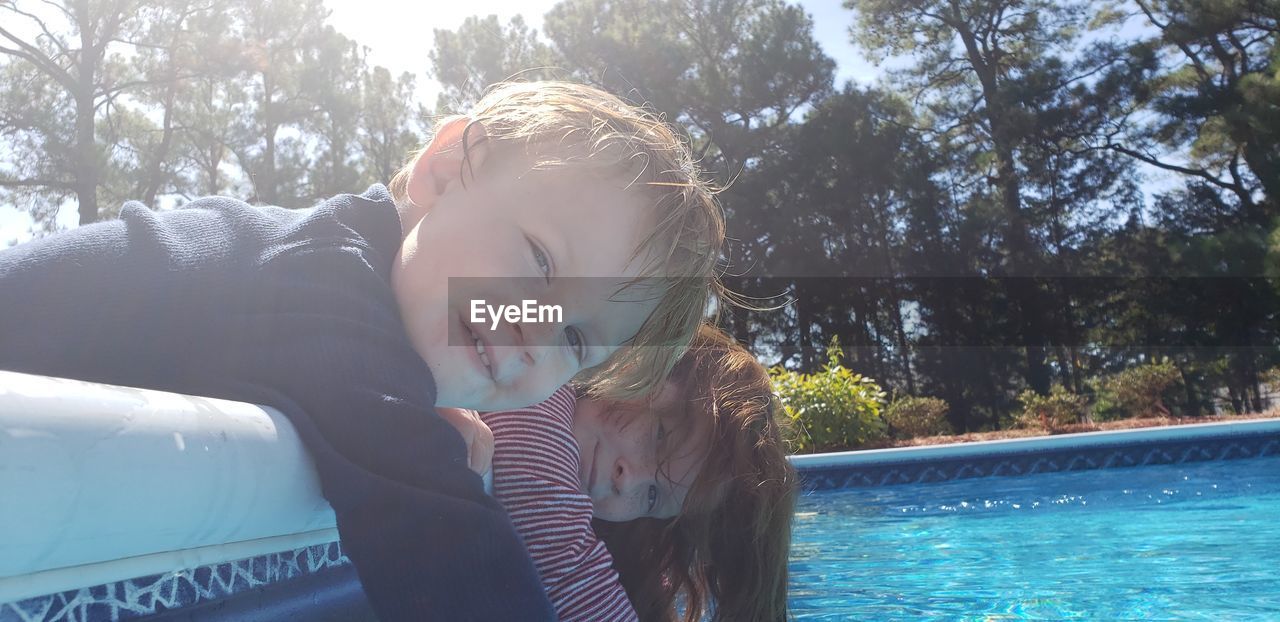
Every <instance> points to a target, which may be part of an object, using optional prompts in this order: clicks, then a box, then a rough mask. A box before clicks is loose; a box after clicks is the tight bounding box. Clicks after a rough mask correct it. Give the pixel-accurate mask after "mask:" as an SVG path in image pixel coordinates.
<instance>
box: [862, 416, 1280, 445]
mask: <svg viewBox="0 0 1280 622" xmlns="http://www.w3.org/2000/svg"><path fill="white" fill-rule="evenodd" d="M1246 419H1280V408H1273V409H1271V410H1268V411H1266V412H1262V413H1252V414H1248V415H1226V416H1211V417H1145V418H1135V419H1119V420H1117V421H1104V422H1102V423H1078V424H1074V425H1068V426H1062V427H1060V428H1055V429H1053V430H1044V429H1013V430H996V431H994V432H970V433H968V434H952V435H945V436H925V437H919V438H908V439H888V440H885V441H881V442H879V443H875V444H868V445H865V446H863V447H861V449H885V448H889V447H922V446H925V445H947V444H951V443H972V442H975V441H995V440H1001V439H1007V438H1030V437H1033V436H1055V435H1058V434H1075V433H1077V432H1102V431H1110V430H1135V429H1138V428H1155V427H1160V426H1168V425H1182V424H1187V423H1217V422H1222V421H1244V420H1246Z"/></svg>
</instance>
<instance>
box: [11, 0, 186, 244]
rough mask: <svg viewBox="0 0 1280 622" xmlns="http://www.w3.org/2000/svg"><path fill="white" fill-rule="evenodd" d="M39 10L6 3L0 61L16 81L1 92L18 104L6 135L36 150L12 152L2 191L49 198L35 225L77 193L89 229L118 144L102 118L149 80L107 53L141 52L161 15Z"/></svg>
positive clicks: (117, 6) (115, 6)
mask: <svg viewBox="0 0 1280 622" xmlns="http://www.w3.org/2000/svg"><path fill="white" fill-rule="evenodd" d="M34 5H35V3H28V4H24V5H23V6H22V7H19V5H18V2H17V0H4V1H3V2H0V16H3V19H0V24H3V25H0V55H3V56H5V57H7V61H6V64H5V66H4V68H5V71H6V73H7V75H6V77H8V78H12V80H5V81H4V83H3V84H4V86H3V87H0V88H3V89H4V91H5V92H4V95H3V97H4V99H5V100H7V102H6V103H9V104H12V105H13V107H12V108H10V107H8V106H6V111H9V112H6V113H5V117H4V118H3V119H2V120H0V123H3V125H0V134H2V135H4V136H7V137H9V138H10V139H11V140H15V141H17V142H18V143H19V144H23V145H25V146H29V147H33V149H32V150H30V151H26V150H23V151H17V152H13V155H12V156H10V157H11V158H17V157H18V156H19V154H20V159H18V160H17V161H14V160H10V161H9V162H7V163H6V166H5V167H4V168H5V169H7V170H4V171H3V172H0V187H3V188H6V189H15V188H17V189H21V188H39V189H41V190H44V191H45V193H46V194H44V196H43V197H42V200H41V202H40V203H41V204H40V206H39V207H37V210H38V212H37V214H36V216H37V218H50V217H51V216H50V215H56V213H57V207H58V206H59V204H60V203H61V201H62V200H63V199H64V198H66V197H68V196H71V195H74V196H75V198H76V201H77V203H78V206H77V209H78V211H79V213H80V223H81V224H86V223H91V222H94V221H95V220H97V219H98V205H99V201H98V192H99V190H100V186H101V182H102V180H103V175H104V168H105V167H106V166H107V161H108V159H109V158H110V155H111V154H110V149H109V147H110V145H111V143H112V142H113V141H112V137H110V136H103V135H102V133H101V132H99V129H100V128H99V120H100V118H101V116H100V115H102V114H105V111H104V107H108V106H110V105H112V104H113V103H114V101H115V100H116V98H118V97H119V96H121V95H122V94H123V93H125V92H128V91H130V90H131V89H136V88H138V87H139V86H142V85H144V84H147V82H148V80H147V79H145V78H140V77H139V76H137V75H134V74H132V73H131V72H128V71H126V65H125V64H124V63H123V62H121V61H119V60H113V59H112V58H111V57H110V56H109V54H108V53H109V51H110V50H113V49H117V48H125V49H127V48H134V47H136V46H137V45H138V42H137V39H136V36H137V35H138V34H139V33H140V32H141V31H142V30H143V29H144V26H145V25H146V24H148V23H149V22H150V21H152V20H155V19H157V14H161V13H163V12H164V11H165V9H164V8H163V7H161V6H149V5H148V4H147V3H141V2H137V1H135V0H100V1H94V2H89V1H88V0H62V1H56V2H55V1H51V2H44V3H42V4H40V5H39V6H34ZM26 33H30V34H26ZM28 93H35V94H36V95H37V97H36V98H30V97H28V95H27V94H28ZM33 105H39V106H42V107H41V108H33V107H32V106H33ZM43 106H53V107H52V108H46V107H43ZM50 111H58V112H54V113H52V114H51V113H50Z"/></svg>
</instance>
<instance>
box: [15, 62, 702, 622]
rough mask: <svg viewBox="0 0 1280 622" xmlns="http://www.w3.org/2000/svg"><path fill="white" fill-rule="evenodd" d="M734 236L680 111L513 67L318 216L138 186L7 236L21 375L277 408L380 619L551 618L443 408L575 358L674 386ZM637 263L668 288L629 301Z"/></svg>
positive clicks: (583, 370)
mask: <svg viewBox="0 0 1280 622" xmlns="http://www.w3.org/2000/svg"><path fill="white" fill-rule="evenodd" d="M722 239H723V220H722V217H721V216H720V214H719V212H718V209H717V207H716V206H715V203H714V201H713V200H712V199H711V195H710V193H709V192H708V191H707V189H706V188H705V186H704V185H703V184H702V183H701V182H699V181H698V179H697V173H696V171H695V170H694V168H693V166H692V164H691V163H690V159H689V154H688V152H687V149H685V147H684V146H683V145H682V144H681V143H680V142H679V141H678V140H677V139H676V137H675V135H674V134H672V133H671V131H670V129H668V128H667V127H666V126H664V125H662V124H661V123H659V122H657V121H656V120H654V119H653V118H652V117H651V116H649V115H648V114H647V113H644V112H643V111H640V110H638V109H636V108H633V107H630V106H627V105H626V104H624V103H622V102H621V101H620V100H618V99H617V98H615V97H613V96H611V95H608V94H606V93H603V92H601V91H598V90H596V89H591V88H588V87H583V86H580V85H573V84H564V83H531V84H514V85H507V86H504V87H501V88H499V89H496V90H494V91H493V92H491V93H490V94H489V95H488V96H486V97H485V98H484V99H483V100H481V101H480V102H479V103H478V104H477V105H476V108H475V110H474V111H473V113H472V115H471V116H470V117H468V118H452V119H449V120H446V121H444V122H442V123H441V124H439V126H438V127H437V131H436V134H435V136H434V137H433V139H432V140H431V143H430V144H429V145H427V146H426V147H425V148H424V149H423V150H422V151H421V152H419V153H418V154H417V155H416V156H415V157H414V158H413V160H412V161H411V163H410V164H408V165H407V166H406V167H405V169H403V170H402V171H401V172H400V173H398V174H397V175H396V177H395V178H394V179H393V180H392V183H391V189H390V191H388V190H387V189H386V188H383V187H382V186H374V187H372V188H370V189H369V190H368V191H366V192H365V193H364V194H363V195H360V196H353V195H344V196H339V197H335V198H333V199H330V200H328V201H326V202H324V203H323V204H321V205H319V206H318V207H316V208H315V209H313V210H311V211H309V212H291V211H288V210H283V209H279V208H272V207H266V208H253V207H250V206H248V205H246V204H244V203H241V202H239V201H234V200H230V199H221V198H210V199H201V200H198V201H195V202H193V203H192V204H190V205H189V206H188V209H182V210H176V211H172V212H167V213H163V214H155V213H152V212H150V211H148V210H146V209H145V208H144V207H143V206H141V205H138V204H128V205H126V206H125V208H124V209H123V210H122V212H121V217H120V220H118V221H114V222H107V223H101V224H96V225H91V226H88V227H83V228H81V229H77V230H75V231H71V232H68V233H65V234H61V235H57V236H53V237H51V238H47V239H45V240H40V241H37V242H33V243H30V244H27V245H24V246H20V247H17V248H15V249H12V250H8V251H5V252H3V253H0V368H4V369H11V370H15V371H23V372H28V373H38V374H46V375H55V376H65V377H73V378H80V379H85V380H92V381H98V382H105V383H112V384H122V385H129V386H142V387H148V388H157V389H164V390H170V391H178V392H183V393H189V394H196V395H206V396H212V397H221V398H227V399H235V400H242V401H249V402H255V403H259V404H264V405H269V406H273V407H275V408H278V409H279V410H281V411H282V412H284V413H285V414H286V415H287V416H288V417H289V418H290V420H291V421H292V422H293V423H294V425H295V427H296V428H297V429H298V433H299V435H300V436H301V437H302V439H303V441H304V443H305V444H306V446H307V448H308V451H309V453H310V455H311V457H312V458H313V460H314V462H315V464H316V468H317V471H318V472H319V475H320V480H321V485H322V488H323V491H324V494H325V497H326V498H327V499H328V500H329V502H330V504H331V505H332V506H333V509H334V512H335V514H336V516H337V519H338V529H339V532H340V534H341V536H342V540H343V547H344V551H345V552H346V554H347V555H348V557H350V558H351V560H352V562H353V563H354V564H355V566H356V569H357V571H358V573H359V575H360V578H361V582H362V583H363V585H364V588H365V591H366V593H367V594H368V596H369V600H370V602H371V604H372V605H373V607H374V610H375V611H376V612H377V613H378V615H379V617H380V618H381V619H383V620H414V621H420V620H436V619H439V620H451V621H452V620H537V619H553V616H554V613H553V611H552V609H551V607H550V605H549V603H548V602H547V599H546V597H545V595H544V594H543V593H542V589H541V587H540V586H539V584H538V582H537V575H536V574H535V573H534V570H533V568H532V566H531V564H530V561H529V559H528V556H527V554H526V553H525V552H524V550H523V547H522V545H521V542H520V540H519V538H518V537H517V536H516V534H515V533H514V531H513V529H512V526H511V523H510V521H509V519H508V518H507V517H506V515H505V514H504V513H503V511H502V508H501V506H499V505H498V503H497V502H496V501H494V500H493V499H492V498H491V497H488V496H487V495H485V494H484V492H483V489H482V486H481V483H480V479H479V478H478V477H477V476H476V475H475V474H473V473H471V472H470V471H469V470H468V469H467V465H466V450H465V447H464V446H463V443H462V441H461V438H460V437H459V436H458V434H456V433H455V432H453V431H452V428H451V426H450V425H449V424H448V423H446V422H445V421H444V420H443V419H441V418H440V417H439V416H438V415H436V414H435V412H434V408H433V407H434V406H436V405H437V404H438V405H440V406H458V407H466V408H475V409H482V410H496V409H501V408H510V407H516V406H523V405H527V404H531V403H535V402H538V401H540V400H542V399H543V398H545V397H547V396H548V395H549V394H551V393H552V392H553V391H554V390H555V389H556V388H557V387H559V386H560V385H561V384H563V383H564V382H565V381H567V380H569V379H570V378H571V377H575V376H577V377H579V378H594V377H597V376H603V377H604V378H607V379H608V380H605V381H603V386H604V387H605V388H604V390H606V391H610V392H612V393H614V394H616V395H619V396H625V395H633V394H636V393H637V392H640V391H644V390H647V389H648V388H650V387H652V386H654V385H655V384H656V383H657V382H658V381H659V380H660V379H661V378H662V377H663V376H664V375H665V373H666V372H667V371H668V370H669V369H670V368H671V366H672V365H673V364H674V353H676V352H677V351H678V350H679V349H680V348H681V347H683V346H684V345H685V344H687V342H688V340H689V338H690V337H691V335H692V334H693V331H694V329H695V327H696V325H697V321H698V319H699V317H700V316H701V315H702V312H703V310H704V309H705V307H706V304H707V298H708V296H709V295H711V294H712V292H713V290H714V288H715V279H714V277H713V268H714V265H715V261H716V255H717V253H718V251H719V246H720V243H721V241H722ZM671 275H677V276H679V277H683V278H667V277H669V276H671ZM450 277H477V278H470V279H455V281H457V283H450ZM642 277H657V278H656V280H657V282H658V283H659V284H660V285H661V287H662V289H661V291H660V292H659V293H658V294H656V295H653V296H648V297H647V298H646V297H640V296H634V295H633V296H621V297H620V296H618V295H616V294H617V293H618V292H619V290H623V289H625V286H626V285H634V283H635V282H636V280H637V279H639V278H642ZM650 280H651V281H652V280H655V279H650ZM451 285H456V287H452V288H451V287H450V286H451ZM630 289H633V290H634V289H636V288H634V287H632V288H630ZM522 299H536V300H538V301H539V302H540V303H545V304H554V305H558V306H560V307H561V308H562V315H561V316H560V317H557V318H556V319H555V321H552V322H544V323H542V324H537V325H534V324H523V325H510V324H507V325H503V326H501V327H500V330H498V329H492V330H491V329H490V328H489V324H488V323H487V322H474V321H472V320H473V316H471V315H470V313H469V311H470V310H471V306H472V303H473V301H477V300H479V301H486V302H487V303H489V304H491V303H493V302H509V301H519V300H522ZM619 300H623V301H625V300H631V301H632V302H619ZM495 328H496V325H495ZM624 344H629V345H630V347H621V346H623V345H624ZM647 346H663V347H647Z"/></svg>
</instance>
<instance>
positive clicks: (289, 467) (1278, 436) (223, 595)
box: [0, 372, 1280, 622]
mask: <svg viewBox="0 0 1280 622" xmlns="http://www.w3.org/2000/svg"><path fill="white" fill-rule="evenodd" d="M1278 453H1280V420H1276V419H1271V420H1258V421H1243V422H1231V423H1215V424H1199V425H1189V426H1174V427H1168V428H1153V429H1145V430H1126V431H1121V432H1092V433H1086V434H1071V435H1062V436H1055V437H1040V438H1031V439H1016V440H1002V441H990V442H983V443H965V444H955V445H940V446H932V447H914V448H902V449H885V450H873V451H859V452H845V453H838V454H817V455H808V456H793V457H792V461H793V463H794V464H795V465H796V466H797V467H798V468H799V470H800V472H801V477H802V479H803V481H804V483H805V487H806V488H807V489H808V490H819V489H830V488H844V487H850V486H882V485H893V484H909V483H919V482H933V481H945V480H951V479H963V478H970V477H986V476H999V475H1023V474H1030V473H1040V472H1048V471H1065V470H1079V469H1093V468H1113V467H1125V466H1138V465H1143V464H1170V463H1180V462H1192V461H1203V460H1225V459H1233V458H1248V457H1257V456H1264V455H1275V454H1278ZM0 500H3V502H0V622H11V621H13V622H19V621H20V622H35V621H39V622H70V621H94V622H96V621H100V620H101V621H108V620H110V621H115V620H128V619H138V618H147V619H151V620H161V621H173V620H201V621H222V620H226V621H229V622H230V621H235V622H255V621H263V622H271V621H277V620H287V619H296V620H308V621H313V620H315V621H328V620H333V621H335V622H336V621H349V622H360V621H363V620H372V619H373V618H372V614H371V613H370V610H369V608H368V604H367V602H366V601H365V599H364V596H363V593H362V591H361V590H360V586H359V581H358V580H357V579H356V576H355V573H354V571H353V569H352V567H351V565H350V563H349V561H348V560H347V559H346V557H345V556H343V554H342V551H341V547H340V545H339V544H338V543H337V541H336V540H337V533H336V530H334V529H333V513H332V511H331V510H330V509H329V507H328V505H327V504H326V503H325V502H324V500H323V499H322V498H321V496H320V494H319V489H318V485H317V481H316V478H315V475H314V472H313V471H312V468H311V465H310V461H309V460H308V458H307V456H306V453H305V452H304V451H303V449H302V446H301V444H300V442H299V441H298V439H297V437H296V435H295V434H294V432H293V429H292V427H291V426H290V424H289V423H288V421H287V420H286V419H284V417H282V416H281V415H280V414H279V413H277V412H275V411H273V410H271V409H266V408H261V407H258V406H253V405H248V404H241V403H236V402H227V401H223V400H213V399H206V398H198V397H190V396H183V395H174V394H168V393H161V392H156V391H143V390H138V389H128V388H120V387H109V386H104V385H97V384H92V383H85V382H77V381H71V380H59V379H53V378H44V377H38V376H27V375H22V374H13V373H7V372H0Z"/></svg>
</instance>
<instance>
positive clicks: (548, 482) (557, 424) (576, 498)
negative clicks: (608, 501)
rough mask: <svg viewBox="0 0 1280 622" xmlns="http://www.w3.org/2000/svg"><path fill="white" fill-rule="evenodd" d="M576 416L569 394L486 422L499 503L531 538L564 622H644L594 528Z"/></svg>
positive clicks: (535, 559)
mask: <svg viewBox="0 0 1280 622" xmlns="http://www.w3.org/2000/svg"><path fill="white" fill-rule="evenodd" d="M573 408H574V398H573V393H572V390H571V389H570V388H568V387H565V388H562V389H560V390H559V391H557V392H556V393H555V394H554V395H552V396H551V398H550V399H548V400H546V401H545V402H542V403H541V404H538V405H536V406H532V407H530V408H527V409H520V410H511V411H504V412H499V413H488V414H486V415H484V421H485V423H487V424H488V425H489V427H490V429H491V430H493V436H494V456H493V473H494V478H493V479H494V495H495V496H496V497H497V498H498V500H499V501H501V502H502V504H503V505H504V506H505V507H506V508H507V511H508V512H509V513H510V514H511V520H512V522H513V523H514V524H515V528H516V532H517V533H519V534H520V536H521V537H522V538H524V541H525V544H526V545H527V546H528V549H529V553H530V555H531V556H532V557H533V564H534V566H535V567H536V568H537V570H538V574H539V576H541V577H542V584H543V586H544V587H545V588H546V591H547V596H548V597H550V599H551V603H552V605H554V606H555V609H556V613H557V615H559V618H560V620H562V621H574V622H587V621H598V622H627V621H633V620H638V618H637V616H636V613H635V610H634V609H633V608H632V606H631V603H630V601H629V600H627V594H626V591H625V590H624V589H623V587H622V584H621V583H620V582H619V580H618V573H617V572H616V571H615V570H614V569H613V558H612V557H611V556H610V555H609V551H608V549H606V548H605V546H604V543H603V542H601V541H600V539H599V538H598V537H596V534H595V531H594V530H592V528H591V514H592V509H591V500H590V499H589V498H588V497H587V496H586V495H585V494H583V493H582V492H581V486H580V483H579V477H578V465H579V461H580V460H579V451H578V445H577V442H576V441H575V440H574V437H573V431H572V421H573Z"/></svg>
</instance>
